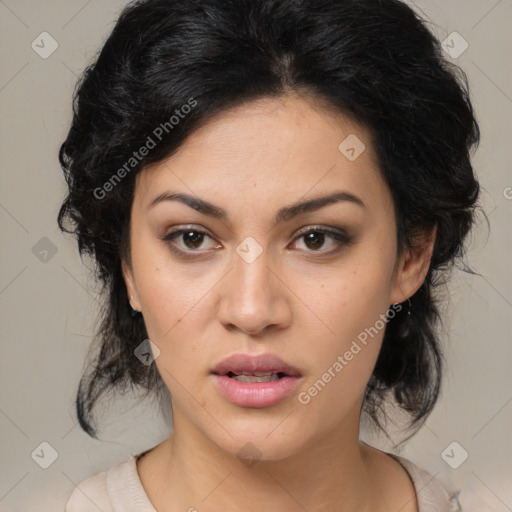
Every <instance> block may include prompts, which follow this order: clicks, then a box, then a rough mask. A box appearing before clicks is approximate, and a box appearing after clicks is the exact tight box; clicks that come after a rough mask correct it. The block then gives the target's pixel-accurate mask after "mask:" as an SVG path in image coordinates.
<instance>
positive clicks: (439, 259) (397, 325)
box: [58, 0, 479, 512]
mask: <svg viewBox="0 0 512 512" xmlns="http://www.w3.org/2000/svg"><path fill="white" fill-rule="evenodd" d="M478 139H479V129H478V125H477V122H476V120H475V118H474V114H473V109H472V106H471V102H470V99H469V96H468V91H467V84H466V82H465V75H464V73H463V72H462V71H460V70H459V69H458V68H457V67H455V66H453V65H450V64H449V63H448V62H446V61H445V60H444V59H443V57H442V54H441V51H440V46H439V43H438V42H437V41H436V39H435V38H434V37H433V35H432V34H431V33H430V32H429V31H428V29H427V28H426V26H425V24H424V22H423V21H422V20H421V19H420V18H419V17H418V16H417V15H416V14H415V13H414V12H413V11H412V10H411V9H410V8H409V7H408V6H407V5H405V4H404V3H402V2H399V1H397V0H379V1H377V0H363V1H361V0H357V1H356V0H334V1H332V0H330V1H329V2H327V1H320V0H316V1H315V0H302V1H299V0H236V1H235V0H206V1H203V0H202V1H201V2H199V1H194V0H181V1H180V2H177V1H175V0H146V1H139V2H134V3H132V4H130V5H128V6H127V7H126V8H125V10H124V11H123V12H122V14H121V16H120V18H119V20H118V22H117V24H116V26H115V28H114V30H113V32H112V34H111V35H110V37H109V38H108V40H107V41H106V43H105V44H104V47H103V49H102V50H101V52H100V54H99V56H98V58H97V60H96V62H94V63H93V64H92V65H91V66H89V67H88V68H87V69H86V71H85V72H84V75H83V77H82V80H81V82H80V84H79V87H78V88H77V91H76V97H75V108H74V117H73V122H72V126H71V128H70V131H69V134H68V136H67V138H66V140H65V142H64V143H63V145H62V147H61V150H60V155H59V156H60V161H61V164H62V166H63V169H64V172H65V176H66V179H67V182H68V186H69V194H68V196H67V197H66V199H65V201H64V203H63V205H62V207H61V210H60V213H59V219H58V221H59V226H60V227H61V229H62V230H63V231H67V232H71V233H74V234H75V236H76V237H77V240H78V245H79V250H80V252H81V253H87V254H90V255H91V256H93V258H94V261H95V262H96V265H97V267H96V268H97V277H98V279H100V280H101V282H102V283H103V284H104V297H105V307H104V309H103V310H102V315H103V316H102V323H101V328H100V329H99V330H98V333H97V341H98V342H99V347H100V350H99V352H98V353H97V354H96V355H95V360H94V365H93V366H92V369H91V371H90V372H88V373H87V374H86V375H84V377H83V378H82V381H81V385H80V388H79V391H78V396H77V402H76V403H77V415H78V419H79V421H80V424H81V426H82V428H83V429H84V431H85V432H87V433H88V434H90V435H91V436H93V437H95V436H96V433H97V429H96V427H94V425H93V423H94V422H93V418H92V412H93V409H94V406H95V404H96V403H97V402H98V400H99V398H100V397H101V395H102V394H103V393H105V392H107V391H109V390H113V389H116V388H120V387H123V386H125V385H127V384H135V385H137V386H140V387H143V388H145V389H146V390H147V392H148V393H149V392H150V391H152V392H155V393H156V394H157V396H158V397H159V398H160V400H161V404H162V407H163V408H164V407H165V406H166V405H168V404H169V401H170V400H172V402H171V407H172V417H173V425H172V428H173V431H172V434H171V435H170V436H169V437H168V438H166V439H164V440H163V441H162V442H161V443H160V444H158V445H157V446H156V447H153V448H152V449H150V450H147V451H146V452H144V453H142V454H138V455H137V456H132V457H130V459H129V460H128V461H122V462H120V463H118V464H116V465H115V466H113V467H112V468H110V469H109V470H108V471H104V472H102V473H99V474H98V475H94V476H92V477H90V478H89V479H87V480H86V481H84V482H82V483H81V484H80V486H79V487H78V488H76V489H75V490H74V491H73V493H72V495H71V497H70V499H69V501H68V504H67V508H66V510H67V512H81V511H86V510H96V509H97V508H96V507H99V508H100V509H101V510H102V511H103V512H106V511H107V510H115V511H120V510H141V511H142V510H145V511H149V512H154V511H158V512H174V511H177V510H189V511H193V510H200V511H209V510H211V511H218V510H230V511H231V510H233V511H235V510H242V509H244V510H245V509H250V510H256V509H264V510H267V511H274V510H275V511H277V510H279V511H283V510H289V511H295V510H308V511H327V510H337V511H372V512H381V511H382V512H383V511H395V510H396V511H398V510H400V511H402V512H417V511H419V512H429V511H434V510H435V511H444V510H458V509H459V504H458V499H457V493H452V492H451V491H449V490H448V489H446V488H444V487H443V486H442V485H441V483H440V482H438V481H437V480H436V479H435V478H433V477H432V476H431V475H429V474H428V473H427V472H426V471H424V470H422V469H420V468H419V467H417V466H416V465H415V464H414V463H413V462H412V461H409V460H407V459H405V458H403V457H400V456H397V455H394V454H388V453H385V452H382V451H380V450H377V449H376V448H373V447H371V446H369V445H367V444H366V443H363V442H361V441H360V440H359V433H360V422H361V415H362V414H365V415H366V416H367V417H369V418H371V419H372V420H373V421H374V423H375V424H376V425H377V426H379V427H381V428H382V429H384V428H385V424H384V423H385V419H386V414H390V411H389V408H388V407H387V406H388V405H393V403H394V404H395V405H396V406H397V407H398V408H399V409H402V410H403V411H405V412H406V413H407V414H408V415H409V416H410V421H409V424H408V425H404V434H405V433H409V434H410V435H412V434H414V432H415V431H416V430H417V429H418V428H419V427H420V426H421V425H422V423H423V422H424V421H425V419H426V418H427V416H428V415H429V413H430V412H431V410H432V408H433V406H434V405H435V403H436V399H437V397H438V394H439V391H440V384H441V375H442V353H441V349H440V341H441V340H440V339H439V335H438V333H437V332H436V324H437V321H438V320H439V312H438V306H437V301H436V297H435V294H434V287H435V285H437V284H439V283H440V282H442V277H443V275H444V273H445V272H447V271H448V270H449V269H450V268H451V266H452V265H453V264H454V262H455V260H456V259H457V258H459V257H462V256H463V254H464V240H465V238H466V235H467V234H468V232H469V231H470V229H471V226H472V224H473V220H474V209H475V207H476V206H477V200H478V195H479V185H478V182H477V181H476V179H475V176H474V173H473V169H472V166H471V162H470V150H471V149H472V147H473V146H475V145H476V144H477V143H478ZM66 221H68V222H69V223H70V225H69V226H67V227H66ZM384 406H386V409H385V408H384Z"/></svg>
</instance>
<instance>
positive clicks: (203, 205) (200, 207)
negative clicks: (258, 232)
mask: <svg viewBox="0 0 512 512" xmlns="http://www.w3.org/2000/svg"><path fill="white" fill-rule="evenodd" d="M163 201H180V202H181V203H183V204H186V205H187V206H190V208H193V209H194V210H197V211H198V212H199V213H202V214H203V215H208V216H210V217H214V218H216V219H221V220H225V219H227V217H228V215H227V213H226V212H225V211H224V210H223V209H222V208H219V207H218V206H215V205H214V204H212V203H209V202H208V201H204V200H203V199H199V198H197V197H192V196H189V195H187V194H179V193H175V194H173V193H171V192H164V193H162V194H160V195H159V196H157V197H155V199H153V201H151V203H150V204H149V205H148V207H147V209H148V210H149V209H150V208H153V207H154V206H156V205H157V204H158V203H161V202H163ZM341 201H346V202H350V203H353V204H357V205H359V206H361V207H362V208H366V205H365V204H364V202H363V200H362V199H361V198H359V197H358V196H356V195H354V194H351V193H350V192H344V191H338V192H334V193H332V194H329V195H327V196H322V197H315V198H313V199H308V200H307V201H299V202H297V203H294V204H291V205H289V206H285V207H283V208H281V209H280V210H279V211H278V212H277V214H276V216H275V218H274V222H275V224H278V223H279V222H285V221H288V220H290V219H292V218H293V217H296V216H297V215H303V214H305V213H308V212H312V211H315V210H319V209H320V208H323V207H324V206H327V205H329V204H334V203H339V202H341Z"/></svg>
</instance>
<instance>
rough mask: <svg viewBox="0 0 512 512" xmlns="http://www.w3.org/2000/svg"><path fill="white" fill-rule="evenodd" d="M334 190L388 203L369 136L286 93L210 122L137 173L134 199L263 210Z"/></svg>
mask: <svg viewBox="0 0 512 512" xmlns="http://www.w3.org/2000/svg"><path fill="white" fill-rule="evenodd" d="M334 189H344V190H345V189H346V190H347V191H349V192H353V193H354V194H357V195H359V196H361V197H363V200H364V197H366V200H365V202H366V203H372V202H373V203H375V201H377V202H379V201H380V202H381V203H383V205H384V206H386V204H385V203H386V202H387V203H389V200H390V196H389V191H387V190H386V189H387V187H386V185H385V183H384V181H383V178H382V176H381V173H380V171H379V169H378V166H377V160H376V157H375V154H374V149H373V144H372V141H371V134H370V131H369V130H368V129H367V128H365V127H364V126H362V125H360V124H359V123H356V122H355V121H354V120H352V119H351V118H349V117H348V116H346V115H344V114H341V113H339V112H335V111H333V110H329V109H327V108H325V106H324V105H322V104H321V103H320V102H317V101H315V100H314V99H310V98H308V99H305V98H303V97H298V96H287V97H279V98H265V99H260V100H256V101H253V102H250V103H246V104H244V105H241V106H237V107H235V108H232V109H229V110H227V111H224V112H222V113H220V114H218V115H217V116H215V117H214V118H212V119H211V120H210V121H209V122H207V123H206V124H205V125H203V126H201V127H200V128H199V129H197V130H196V131H194V132H193V133H192V134H191V135H190V136H189V137H188V138H187V139H186V140H185V141H184V143H183V144H182V145H181V146H180V148H179V149H178V151H177V152H175V153H174V154H173V155H172V156H171V157H169V158H167V159H165V160H163V161H161V162H158V163H156V164H153V165H151V166H148V167H146V168H145V169H143V170H142V171H141V172H139V174H138V176H137V185H136V193H135V196H136V197H135V201H136V202H138V203H139V206H140V207H147V206H148V204H149V203H150V202H151V201H152V199H154V197H155V196H157V195H159V194H161V193H162V192H166V191H172V192H174V191H182V192H186V193H188V194H192V195H197V196H200V197H208V198H213V197H216V198H219V200H222V201H223V202H224V204H228V203H231V204H235V203H236V200H237V198H238V199H241V203H242V205H243V204H245V205H249V204H251V205H252V206H253V207H259V208H262V207H264V206H265V205H266V204H270V203H275V202H279V203H283V202H284V203H287V202H289V200H290V199H298V198H300V197H307V196H315V195H318V194H320V193H326V192H329V191H332V190H334ZM226 201H227V203H226ZM387 206H389V204H387Z"/></svg>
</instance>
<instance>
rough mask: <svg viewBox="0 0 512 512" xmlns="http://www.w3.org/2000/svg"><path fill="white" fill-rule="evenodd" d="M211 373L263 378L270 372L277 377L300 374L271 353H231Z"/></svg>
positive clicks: (297, 375)
mask: <svg viewBox="0 0 512 512" xmlns="http://www.w3.org/2000/svg"><path fill="white" fill-rule="evenodd" d="M212 373H213V374H214V375H220V376H224V375H226V376H228V377H234V376H236V375H247V376H255V377H261V378H264V377H265V376H268V375H272V374H276V376H277V378H283V377H300V376H301V373H300V371H299V370H298V369H297V368H295V367H294V366H291V365H290V364H288V363H285V362H284V361H283V360H282V359H281V358H280V357H278V356H276V355H273V354H259V355H256V356H251V355H248V354H233V355H231V356H229V357H227V358H225V359H223V360H222V361H221V362H220V363H219V364H217V365H216V366H215V367H214V368H213V370H212Z"/></svg>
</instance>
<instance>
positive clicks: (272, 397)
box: [211, 354, 302, 408]
mask: <svg viewBox="0 0 512 512" xmlns="http://www.w3.org/2000/svg"><path fill="white" fill-rule="evenodd" d="M211 374H212V377H213V382H214V383H215V385H216V387H217V389H218V391H219V392H220V393H221V394H222V395H223V396H224V397H225V398H226V399H228V400H229V401H230V402H232V403H233V404H235V405H238V406H240V407H252V408H262V407H270V406H273V405H276V404H278V403H279V402H281V401H283V400H285V399H287V398H288V397H290V395H291V394H292V393H294V392H295V390H296V389H297V386H298V385H299V383H300V381H301V380H302V373H301V372H300V371H299V370H298V369H297V368H295V367H293V366H291V365H289V364H288V363H285V362H284V361H283V360H282V359H281V358H279V357H277V356H275V355H273V354H259V355H255V356H254V355H251V354H233V355H231V356H229V357H227V358H225V359H224V360H222V361H221V362H220V363H219V364H217V365H216V366H215V367H214V369H213V370H212V371H211Z"/></svg>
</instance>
